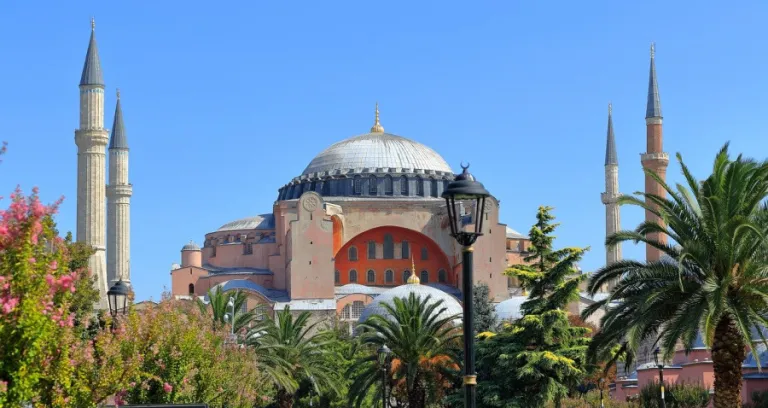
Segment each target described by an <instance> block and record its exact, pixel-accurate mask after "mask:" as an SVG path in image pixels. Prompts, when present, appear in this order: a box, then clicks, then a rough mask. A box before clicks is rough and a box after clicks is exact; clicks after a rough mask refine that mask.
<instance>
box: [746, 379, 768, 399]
mask: <svg viewBox="0 0 768 408" xmlns="http://www.w3.org/2000/svg"><path fill="white" fill-rule="evenodd" d="M766 390H768V378H748V379H746V380H744V385H742V387H741V402H742V403H747V402H750V401H752V394H754V393H755V392H762V391H766Z"/></svg>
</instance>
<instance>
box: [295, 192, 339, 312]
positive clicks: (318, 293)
mask: <svg viewBox="0 0 768 408" xmlns="http://www.w3.org/2000/svg"><path fill="white" fill-rule="evenodd" d="M297 212H298V219H297V220H295V221H292V222H291V227H290V231H289V234H290V236H291V240H290V241H291V248H290V249H291V252H290V255H291V258H290V276H289V284H288V290H289V294H290V297H291V299H332V298H334V283H333V271H334V268H333V222H332V221H331V220H330V218H329V217H327V216H326V214H325V208H323V198H322V197H321V196H320V195H319V194H317V193H315V192H306V193H304V194H303V195H302V196H301V198H300V199H299V205H298V206H297Z"/></svg>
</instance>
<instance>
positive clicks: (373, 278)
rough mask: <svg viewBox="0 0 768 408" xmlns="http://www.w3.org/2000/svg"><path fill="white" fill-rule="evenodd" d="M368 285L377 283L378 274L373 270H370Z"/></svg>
mask: <svg viewBox="0 0 768 408" xmlns="http://www.w3.org/2000/svg"><path fill="white" fill-rule="evenodd" d="M368 283H376V272H374V271H373V269H369V270H368Z"/></svg>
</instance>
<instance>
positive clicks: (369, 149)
mask: <svg viewBox="0 0 768 408" xmlns="http://www.w3.org/2000/svg"><path fill="white" fill-rule="evenodd" d="M380 168H390V169H410V170H416V169H420V170H433V171H439V172H444V173H450V174H452V170H451V167H450V166H449V165H448V163H446V162H445V159H443V158H442V157H441V156H440V155H439V154H437V152H435V151H434V150H432V149H430V148H429V147H427V146H425V145H423V144H421V143H418V142H415V141H413V140H410V139H406V138H404V137H401V136H397V135H393V134H390V133H366V134H363V135H359V136H354V137H351V138H349V139H346V140H342V141H341V142H338V143H335V144H333V145H331V146H330V147H328V148H327V149H325V150H323V151H322V152H320V154H318V155H317V156H315V158H314V159H312V161H311V162H310V163H309V165H308V166H307V168H306V169H304V172H303V173H302V175H306V174H314V173H324V172H336V171H341V172H349V171H352V172H356V171H360V172H363V171H365V172H375V171H376V169H380Z"/></svg>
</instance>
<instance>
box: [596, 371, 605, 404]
mask: <svg viewBox="0 0 768 408" xmlns="http://www.w3.org/2000/svg"><path fill="white" fill-rule="evenodd" d="M604 383H605V378H601V379H600V380H599V381H598V382H597V384H598V387H600V408H605V404H604V403H603V385H604Z"/></svg>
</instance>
